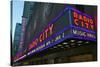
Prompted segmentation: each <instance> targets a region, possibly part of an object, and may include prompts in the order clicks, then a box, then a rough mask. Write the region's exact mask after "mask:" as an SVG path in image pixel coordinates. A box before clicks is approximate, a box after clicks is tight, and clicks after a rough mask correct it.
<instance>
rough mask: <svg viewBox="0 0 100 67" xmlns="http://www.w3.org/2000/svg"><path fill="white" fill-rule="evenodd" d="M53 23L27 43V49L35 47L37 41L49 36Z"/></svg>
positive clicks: (51, 32)
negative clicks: (29, 43) (30, 42)
mask: <svg viewBox="0 0 100 67" xmlns="http://www.w3.org/2000/svg"><path fill="white" fill-rule="evenodd" d="M52 30H53V24H52V25H50V26H49V27H48V28H47V29H46V30H45V31H44V32H43V33H42V34H40V36H39V37H38V38H36V39H35V40H34V41H33V42H32V44H31V45H29V49H32V48H33V47H36V46H37V45H38V43H41V42H43V41H44V40H45V39H46V38H48V37H50V36H51V35H52V34H53V31H52Z"/></svg>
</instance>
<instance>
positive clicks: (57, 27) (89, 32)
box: [14, 7, 96, 62]
mask: <svg viewBox="0 0 100 67" xmlns="http://www.w3.org/2000/svg"><path fill="white" fill-rule="evenodd" d="M95 23H96V22H94V20H93V18H92V17H91V16H89V15H87V14H85V13H82V12H80V11H78V10H76V9H74V8H69V7H68V8H65V9H64V10H62V11H61V13H59V15H58V16H57V17H56V18H54V19H53V20H52V21H50V24H49V25H48V26H47V27H46V29H45V30H44V31H42V33H40V34H39V35H38V36H37V37H35V38H34V39H33V41H32V42H31V43H30V44H29V47H28V49H29V52H28V53H27V54H25V55H21V56H20V55H17V57H15V59H14V61H15V62H16V61H18V60H20V59H23V58H25V57H26V56H28V55H31V54H34V53H38V52H40V51H42V50H44V49H47V48H49V47H51V46H54V45H56V44H58V43H60V42H62V41H64V40H66V39H69V38H76V39H82V40H89V41H96V32H95Z"/></svg>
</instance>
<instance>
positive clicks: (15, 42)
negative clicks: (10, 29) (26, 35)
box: [13, 23, 22, 55]
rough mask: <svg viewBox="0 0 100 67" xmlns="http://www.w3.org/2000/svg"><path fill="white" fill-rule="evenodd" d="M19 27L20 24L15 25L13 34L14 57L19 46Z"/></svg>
mask: <svg viewBox="0 0 100 67" xmlns="http://www.w3.org/2000/svg"><path fill="white" fill-rule="evenodd" d="M21 27H22V25H21V24H20V23H16V28H15V34H14V44H13V46H14V48H13V49H14V55H15V54H16V53H17V51H18V48H19V44H20V37H21Z"/></svg>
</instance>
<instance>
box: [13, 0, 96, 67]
mask: <svg viewBox="0 0 100 67" xmlns="http://www.w3.org/2000/svg"><path fill="white" fill-rule="evenodd" d="M31 8H32V9H31V10H32V11H31V15H30V17H29V19H28V21H27V24H26V26H25V28H26V29H25V36H24V37H25V38H24V47H25V49H26V52H25V53H24V55H23V56H21V57H18V58H17V59H16V60H15V65H17V63H20V64H18V65H30V64H33V65H37V64H54V63H67V62H68V63H69V62H83V61H96V60H97V54H96V53H97V29H96V26H95V25H96V24H97V22H96V18H95V17H96V16H97V14H96V6H89V5H72V4H55V3H42V2H34V5H33V6H32V7H31ZM92 10H93V11H92ZM94 18H95V19H94Z"/></svg>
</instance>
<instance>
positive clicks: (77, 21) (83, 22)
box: [72, 11, 95, 31]
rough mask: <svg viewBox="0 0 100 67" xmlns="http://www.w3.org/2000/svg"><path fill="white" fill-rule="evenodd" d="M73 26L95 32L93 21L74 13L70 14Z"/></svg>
mask: <svg viewBox="0 0 100 67" xmlns="http://www.w3.org/2000/svg"><path fill="white" fill-rule="evenodd" d="M72 16H73V21H74V25H76V26H80V27H83V28H86V29H88V30H93V31H94V30H95V29H94V21H93V19H92V18H90V17H87V16H85V15H82V14H81V13H78V12H76V11H73V12H72Z"/></svg>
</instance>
